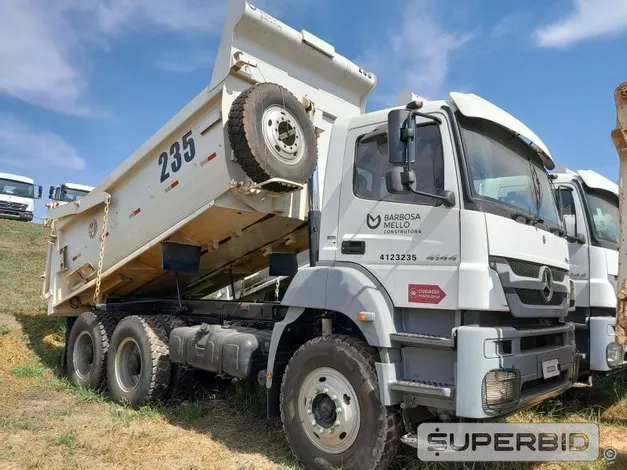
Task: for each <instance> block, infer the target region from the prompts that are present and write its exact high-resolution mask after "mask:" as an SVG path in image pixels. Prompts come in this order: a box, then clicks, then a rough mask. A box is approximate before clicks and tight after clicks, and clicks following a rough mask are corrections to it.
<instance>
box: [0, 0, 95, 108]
mask: <svg viewBox="0 0 627 470" xmlns="http://www.w3.org/2000/svg"><path fill="white" fill-rule="evenodd" d="M75 44H76V37H75V36H74V35H73V33H72V29H71V28H70V27H69V25H68V24H67V22H66V21H64V19H63V18H62V17H61V16H60V15H58V14H53V12H51V11H50V9H48V8H41V7H40V4H39V3H37V2H33V1H31V0H3V1H2V2H0V93H3V94H6V95H9V96H12V97H14V98H18V99H21V100H24V101H27V102H29V103H31V104H35V105H39V106H42V107H44V108H48V109H53V110H55V111H62V112H67V113H72V114H86V113H89V112H91V111H90V109H89V107H88V106H87V105H85V103H84V101H83V96H84V94H85V90H86V83H85V80H84V77H83V76H82V74H81V73H80V72H79V71H78V70H77V69H76V68H75V66H74V65H73V64H72V61H71V53H70V51H71V49H72V48H73V47H74V46H75Z"/></svg>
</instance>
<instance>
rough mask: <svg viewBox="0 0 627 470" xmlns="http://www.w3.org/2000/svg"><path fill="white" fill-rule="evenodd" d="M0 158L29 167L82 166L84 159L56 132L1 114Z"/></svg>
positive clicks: (65, 167)
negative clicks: (36, 127)
mask: <svg viewBox="0 0 627 470" xmlns="http://www.w3.org/2000/svg"><path fill="white" fill-rule="evenodd" d="M0 162H3V163H6V164H11V165H12V166H19V167H24V168H27V167H28V168H30V169H37V168H39V169H41V168H42V167H48V168H63V169H67V170H84V169H85V160H84V159H83V158H82V157H81V156H80V155H79V154H78V152H77V151H76V149H74V147H72V146H71V145H70V144H68V143H67V142H65V141H64V140H63V139H62V138H61V137H59V136H58V135H57V134H53V133H52V132H47V131H41V130H38V129H34V128H32V127H30V126H28V125H26V124H24V123H23V122H21V121H18V120H17V119H14V118H13V117H11V116H7V115H1V114H0Z"/></svg>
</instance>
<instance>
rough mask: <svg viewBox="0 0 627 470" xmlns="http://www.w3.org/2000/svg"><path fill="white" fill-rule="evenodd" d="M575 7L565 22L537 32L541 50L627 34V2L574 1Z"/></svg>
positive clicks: (607, 0) (560, 20) (557, 22)
mask: <svg viewBox="0 0 627 470" xmlns="http://www.w3.org/2000/svg"><path fill="white" fill-rule="evenodd" d="M573 6H574V9H573V10H572V11H570V12H569V13H568V14H567V15H566V16H565V17H564V18H561V19H559V20H557V21H555V22H554V23H552V24H549V25H548V26H542V27H540V28H538V29H536V30H535V31H534V33H533V35H534V38H535V41H536V43H537V44H538V45H539V46H542V47H558V48H564V47H568V46H570V45H572V44H575V43H577V42H580V41H584V40H586V39H591V38H596V37H600V36H608V35H615V34H619V33H622V32H625V31H627V1H625V0H574V5H573Z"/></svg>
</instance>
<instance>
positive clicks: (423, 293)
mask: <svg viewBox="0 0 627 470" xmlns="http://www.w3.org/2000/svg"><path fill="white" fill-rule="evenodd" d="M407 296H408V300H409V302H416V303H420V304H439V303H440V302H441V301H442V299H443V298H444V297H446V292H444V291H443V290H442V289H440V286H436V285H432V284H409V286H407Z"/></svg>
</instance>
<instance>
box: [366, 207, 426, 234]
mask: <svg viewBox="0 0 627 470" xmlns="http://www.w3.org/2000/svg"><path fill="white" fill-rule="evenodd" d="M421 220H422V219H421V217H420V214H419V213H417V212H406V213H400V214H377V215H375V214H366V226H367V227H368V228H369V229H370V230H379V231H383V233H384V234H386V235H416V234H418V233H422V232H421V231H420V227H419V226H420V222H421Z"/></svg>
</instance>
